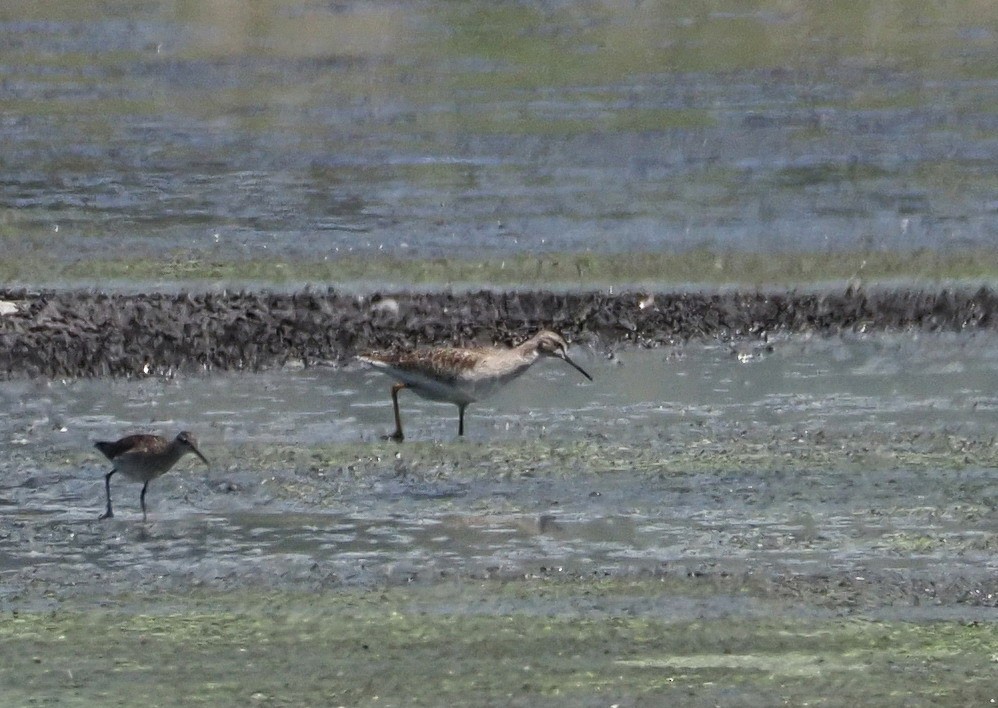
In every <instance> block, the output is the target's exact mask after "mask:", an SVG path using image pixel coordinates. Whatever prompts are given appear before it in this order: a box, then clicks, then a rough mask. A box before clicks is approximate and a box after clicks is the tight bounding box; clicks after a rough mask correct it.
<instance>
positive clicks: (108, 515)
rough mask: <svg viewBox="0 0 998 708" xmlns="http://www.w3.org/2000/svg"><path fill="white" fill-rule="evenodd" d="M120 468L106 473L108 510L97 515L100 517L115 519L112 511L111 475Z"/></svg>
mask: <svg viewBox="0 0 998 708" xmlns="http://www.w3.org/2000/svg"><path fill="white" fill-rule="evenodd" d="M117 471H118V470H111V471H110V472H108V473H107V474H106V475H104V491H105V492H106V493H107V510H106V511H105V512H104V513H103V514H101V515H100V516H98V517H97V519H98V520H100V519H113V518H114V512H113V511H111V475H113V474H114V473H115V472H117Z"/></svg>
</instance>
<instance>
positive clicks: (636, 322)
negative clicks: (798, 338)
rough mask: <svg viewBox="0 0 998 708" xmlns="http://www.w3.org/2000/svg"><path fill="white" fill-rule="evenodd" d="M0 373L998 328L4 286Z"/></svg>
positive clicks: (783, 312) (876, 308) (727, 306)
mask: <svg viewBox="0 0 998 708" xmlns="http://www.w3.org/2000/svg"><path fill="white" fill-rule="evenodd" d="M0 301H3V302H4V303H5V307H4V314H2V315H0V344H2V346H0V377H3V378H18V377H32V376H47V377H62V376H70V377H95V376H143V375H158V374H163V373H170V372H175V371H230V370H260V369H265V368H269V367H274V366H281V365H285V364H288V363H291V362H295V363H297V362H302V363H304V364H305V365H306V366H307V365H310V364H313V363H316V362H344V361H347V360H349V359H350V358H351V357H353V356H354V355H355V354H356V353H357V352H358V351H361V350H365V349H390V348H393V347H408V346H416V345H425V344H438V343H444V342H463V343H472V342H477V343H488V342H502V343H507V344H508V343H513V342H516V341H519V340H521V339H523V338H525V337H526V336H528V335H529V334H531V333H532V332H534V331H536V330H537V329H538V328H541V327H550V328H553V329H556V330H559V331H561V332H563V333H564V334H565V335H566V336H567V337H568V338H569V339H571V340H573V341H575V342H581V343H583V344H588V345H590V346H595V347H608V348H612V347H614V346H616V345H618V344H624V343H627V344H635V345H640V346H658V345H667V344H673V343H676V342H681V341H687V340H691V339H697V338H718V339H722V340H727V339H734V338H740V337H749V338H764V337H766V336H768V335H769V334H773V333H818V334H828V335H832V334H837V333H842V332H848V331H860V332H872V331H886V330H899V329H916V330H921V331H961V330H971V329H991V328H994V327H995V324H996V322H998V319H996V317H995V314H996V312H998V293H996V292H995V291H994V290H992V289H989V288H986V287H981V288H977V289H967V290H960V289H940V290H938V291H930V290H924V289H923V290H919V289H910V288H897V289H889V290H888V289H885V290H878V291H865V290H863V289H858V288H857V289H854V288H847V289H845V290H838V291H828V292H797V291H779V292H758V291H757V292H737V291H731V292H671V293H670V292H663V293H654V294H650V293H643V292H627V293H621V294H608V293H605V292H579V293H555V292H548V291H534V292H494V291H481V292H469V293H447V292H438V293H393V294H388V295H384V294H379V293H376V294H373V295H369V296H359V295H352V294H349V295H348V294H340V293H338V292H336V291H334V290H332V289H330V290H327V291H325V292H318V291H308V290H306V291H302V292H297V293H291V294H281V293H273V292H239V293H229V292H224V291H223V292H206V293H196V294H195V293H178V294H164V293H149V294H110V293H104V292H96V291H78V292H64V291H29V290H24V289H21V290H10V289H8V290H0Z"/></svg>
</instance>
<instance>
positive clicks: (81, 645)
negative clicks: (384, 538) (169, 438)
mask: <svg viewBox="0 0 998 708" xmlns="http://www.w3.org/2000/svg"><path fill="white" fill-rule="evenodd" d="M689 589H691V588H687V590H689ZM681 592H682V588H680V587H677V586H676V585H675V584H674V583H670V582H667V581H662V582H660V581H656V580H651V579H649V580H645V581H638V582H634V581H624V582H621V581H614V580H610V581H606V580H600V579H590V580H583V581H576V582H561V581H553V582H552V581H539V580H524V581H519V582H506V583H494V582H487V583H456V584H453V585H447V586H444V587H432V588H426V587H422V588H415V589H392V590H385V591H382V592H365V593H359V592H336V593H329V594H324V595H321V596H315V595H298V594H287V593H265V594H260V595H250V594H244V593H239V594H231V595H198V596H195V597H193V598H192V597H188V596H174V595H164V596H159V597H155V598H149V597H142V596H136V597H133V598H126V599H119V600H116V601H115V602H114V603H113V604H112V606H111V607H103V608H99V609H90V610H84V609H82V608H65V609H61V610H59V611H56V612H53V613H33V612H28V613H17V614H15V615H13V616H12V615H9V614H8V615H7V616H6V617H5V618H4V620H3V622H2V623H0V638H2V641H0V658H2V660H0V666H2V667H3V668H0V682H2V684H3V685H2V690H3V693H4V695H5V702H6V704H7V705H29V704H47V703H53V702H57V703H59V704H61V705H98V704H100V705H135V704H143V705H147V706H170V705H191V704H195V705H213V706H223V705H240V706H242V705H280V706H302V705H379V706H409V705H447V704H449V705H539V704H544V705H566V706H568V705H572V706H576V705H584V706H587V705H592V706H607V705H618V706H623V705H668V704H672V705H778V704H784V705H826V706H837V705H850V704H861V705H909V706H911V705H963V706H967V705H989V704H990V703H993V702H994V700H995V699H996V697H998V682H996V680H995V678H994V669H995V662H996V661H998V654H996V652H998V626H996V625H995V624H993V623H987V624H981V623H962V622H936V623H932V624H929V625H917V624H911V623H905V622H884V621H858V620H852V619H841V618H827V619H815V618H811V619H800V618H794V617H792V616H791V617H788V616H787V615H786V614H785V613H783V614H781V615H777V616H776V617H774V618H769V617H766V616H765V614H764V612H765V608H764V607H760V608H759V611H760V612H759V615H758V616H757V617H755V618H753V617H746V616H744V615H742V616H740V617H733V616H728V615H726V614H725V613H723V612H722V613H719V612H717V610H716V609H715V608H713V607H712V605H711V603H710V602H709V601H708V600H706V599H704V598H703V597H700V598H698V597H696V596H695V595H694V596H690V595H686V596H683V595H682V594H678V593H681ZM677 603H685V604H686V605H689V606H690V607H691V608H692V609H693V611H694V613H697V614H699V616H698V617H696V618H693V619H689V618H682V619H679V620H670V619H669V618H668V617H667V616H665V615H667V614H668V607H669V606H670V605H674V604H677ZM507 604H508V605H516V606H519V607H521V608H526V610H524V609H521V610H520V611H516V612H512V613H500V612H501V610H502V608H503V606H504V605H507ZM649 605H650V606H658V607H660V608H661V609H662V610H663V612H662V613H661V614H659V615H658V616H656V615H655V613H649V612H648V611H647V608H648V606H649Z"/></svg>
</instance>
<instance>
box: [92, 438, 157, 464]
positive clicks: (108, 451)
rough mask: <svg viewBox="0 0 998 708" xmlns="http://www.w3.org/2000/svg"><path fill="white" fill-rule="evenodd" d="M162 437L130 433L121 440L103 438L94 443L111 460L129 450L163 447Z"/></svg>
mask: <svg viewBox="0 0 998 708" xmlns="http://www.w3.org/2000/svg"><path fill="white" fill-rule="evenodd" d="M161 440H162V439H161V438H160V437H159V436H158V435H144V434H142V433H139V434H137V435H128V436H126V437H123V438H122V439H121V440H115V441H114V442H108V441H105V440H101V441H99V442H95V443H94V447H96V448H97V449H98V450H100V451H101V453H102V454H103V455H104V457H106V458H107V459H109V460H114V459H115V458H116V457H120V456H121V455H124V454H125V453H127V452H153V451H155V450H156V449H157V448H158V447H161V446H162V445H161Z"/></svg>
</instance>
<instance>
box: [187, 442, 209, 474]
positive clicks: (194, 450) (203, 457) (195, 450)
mask: <svg viewBox="0 0 998 708" xmlns="http://www.w3.org/2000/svg"><path fill="white" fill-rule="evenodd" d="M191 452H193V453H194V454H195V455H197V456H198V457H200V458H201V461H202V462H203V463H205V464H206V465H207V466H208V469H211V463H210V462H208V458H207V457H205V456H204V455H202V454H201V451H200V450H198V449H197V448H196V447H194V446H193V445H191Z"/></svg>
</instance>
